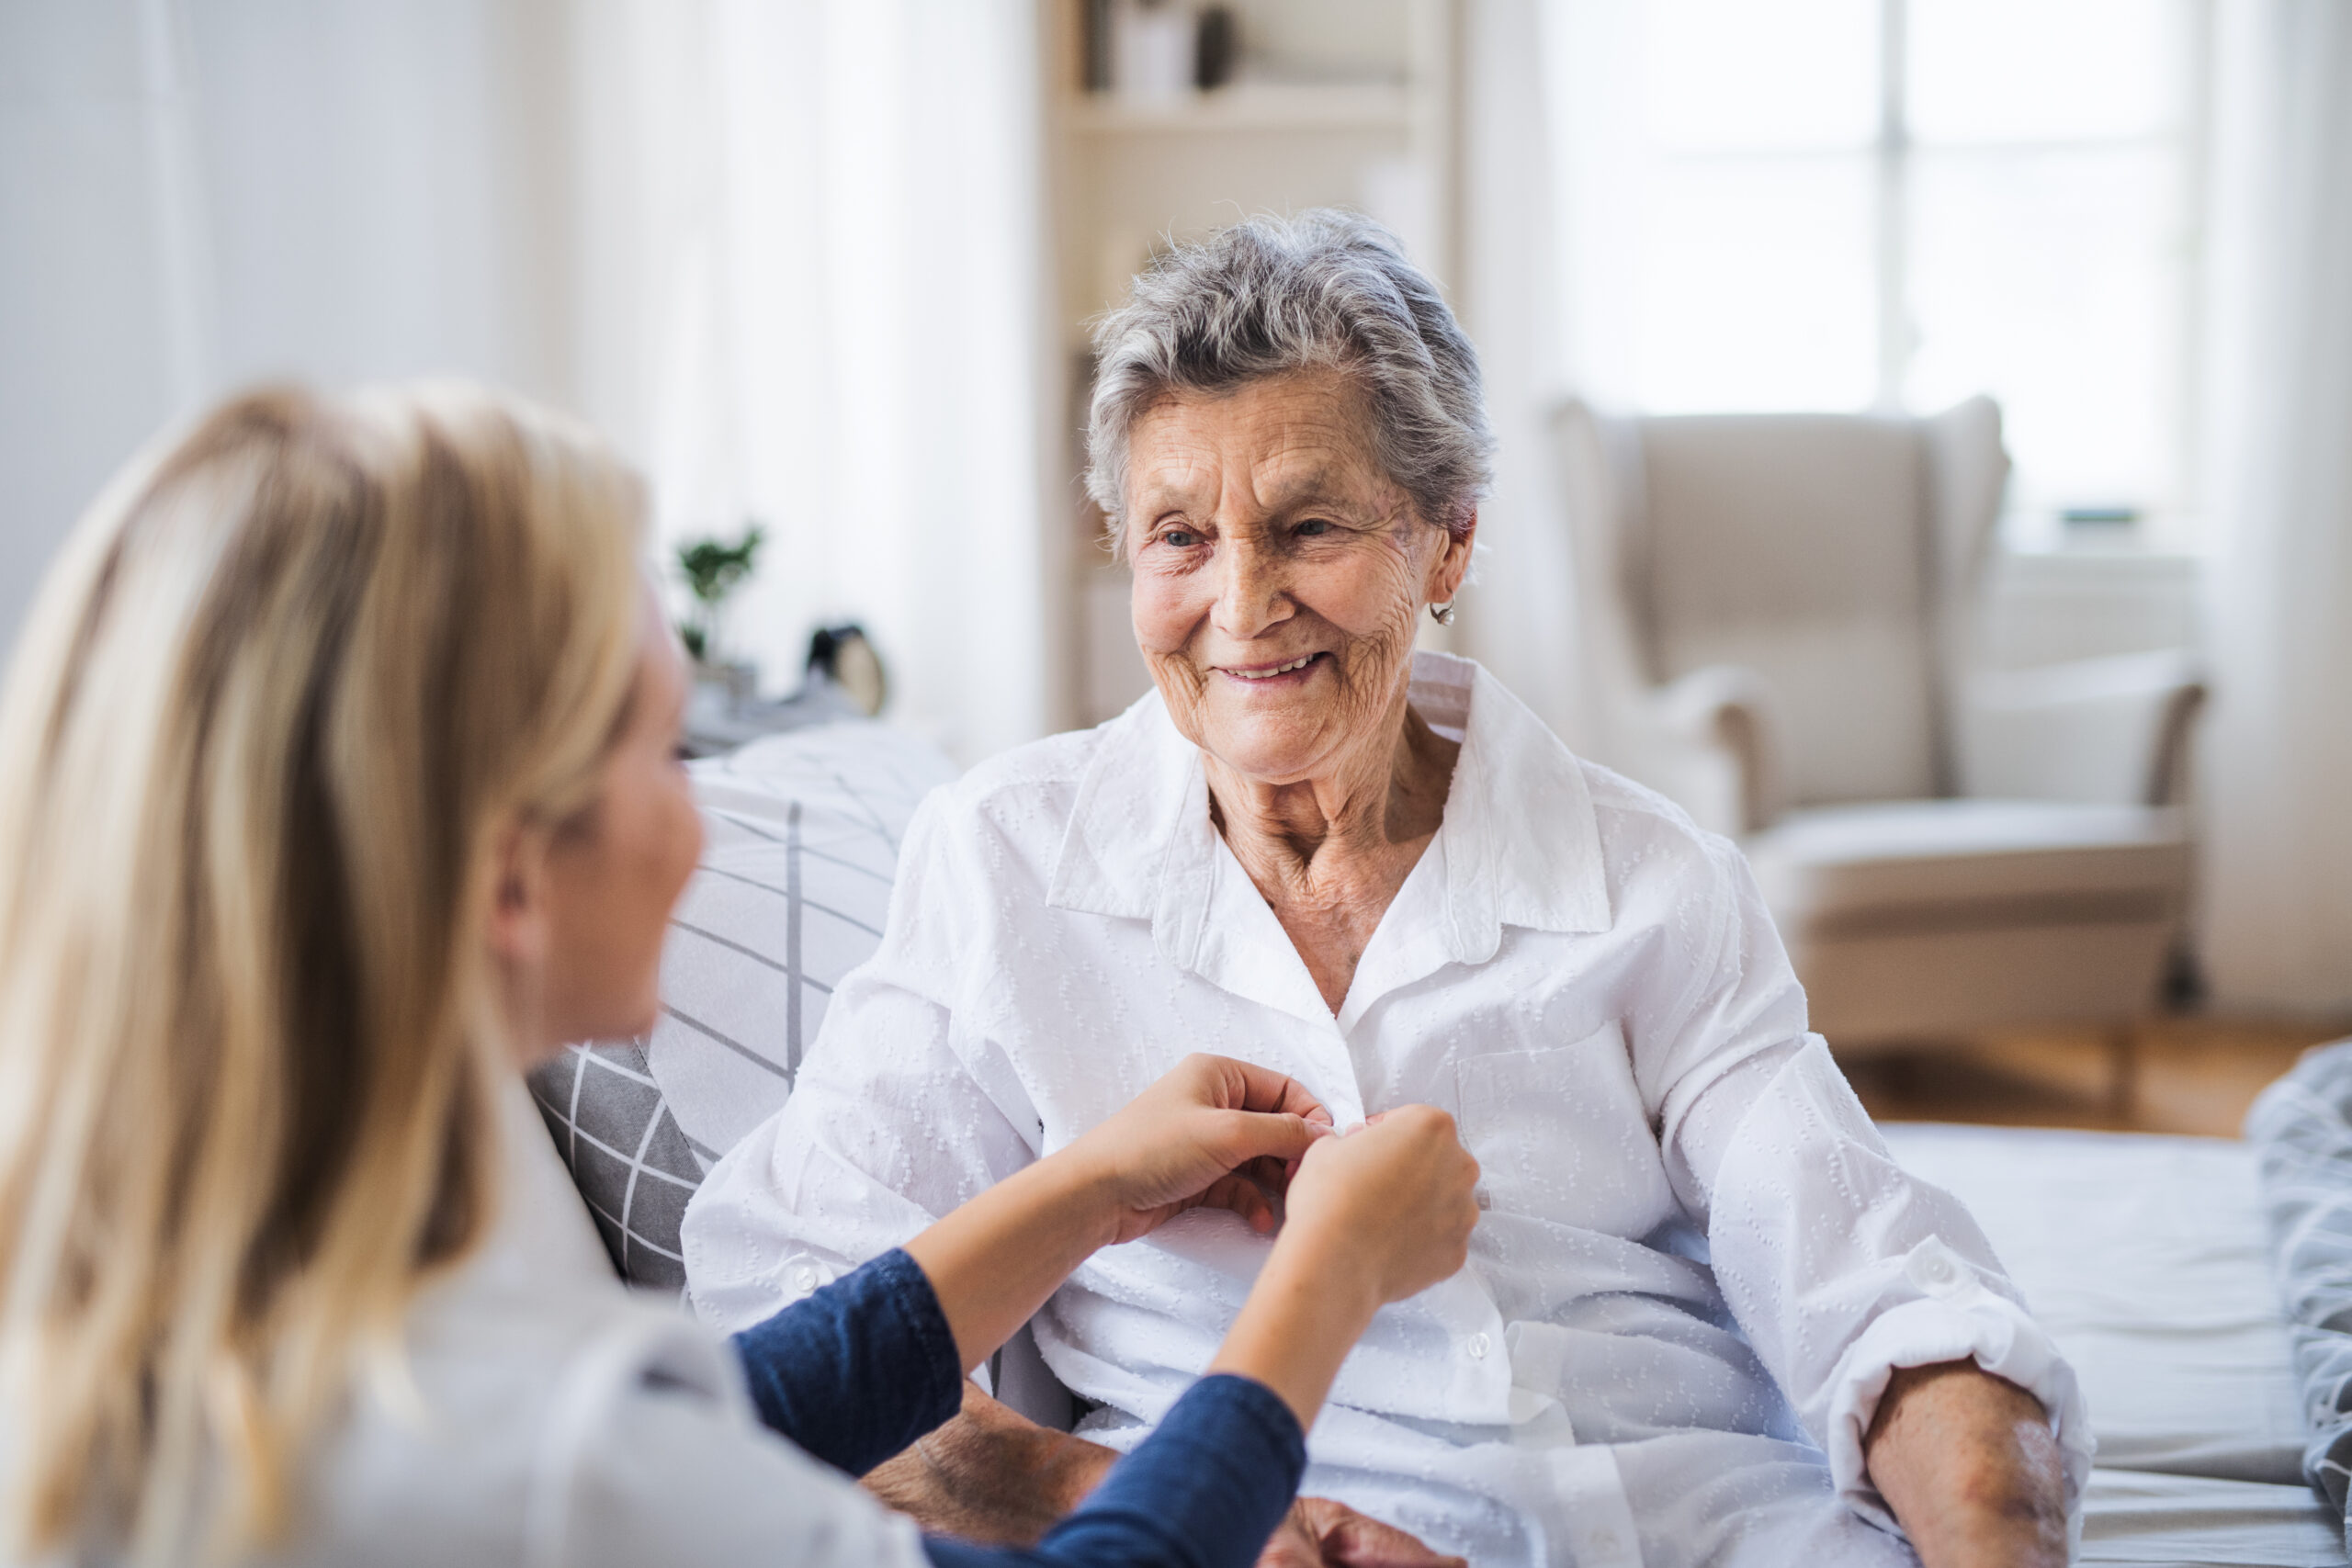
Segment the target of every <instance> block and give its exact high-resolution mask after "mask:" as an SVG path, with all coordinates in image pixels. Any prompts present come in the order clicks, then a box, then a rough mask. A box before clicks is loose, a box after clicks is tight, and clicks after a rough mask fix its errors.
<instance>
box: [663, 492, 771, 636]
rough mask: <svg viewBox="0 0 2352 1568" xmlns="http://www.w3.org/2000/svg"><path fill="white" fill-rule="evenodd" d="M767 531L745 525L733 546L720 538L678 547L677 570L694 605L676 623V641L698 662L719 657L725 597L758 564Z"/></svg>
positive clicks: (701, 540) (699, 540) (695, 541)
mask: <svg viewBox="0 0 2352 1568" xmlns="http://www.w3.org/2000/svg"><path fill="white" fill-rule="evenodd" d="M766 537H767V530H766V529H765V528H764V527H763V526H761V525H759V524H758V523H749V522H747V523H746V524H744V525H743V534H742V536H741V538H739V539H737V540H736V541H735V542H734V543H733V544H729V543H728V542H726V541H725V540H723V539H720V538H718V537H715V536H714V537H711V538H707V539H689V540H687V541H686V542H685V543H684V544H682V545H680V546H679V547H678V571H679V574H680V575H681V576H683V577H684V579H685V580H686V592H689V593H691V594H693V595H694V606H693V608H691V609H690V610H688V611H687V612H686V615H685V618H684V619H683V620H681V621H680V622H679V623H678V640H679V641H681V642H683V643H684V644H685V645H686V651H687V652H688V653H690V654H692V655H693V656H694V658H695V661H696V662H697V663H700V662H703V661H706V660H715V659H717V658H718V621H719V615H720V612H721V611H722V610H723V609H724V608H725V607H726V604H727V598H728V595H729V594H730V593H733V592H735V590H736V589H737V588H739V587H741V586H742V583H743V581H744V579H746V578H748V577H750V576H751V575H752V569H753V568H754V567H755V566H756V565H757V564H758V562H759V556H760V544H761V541H762V540H763V539H765V538H766Z"/></svg>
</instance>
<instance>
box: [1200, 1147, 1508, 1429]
mask: <svg viewBox="0 0 2352 1568" xmlns="http://www.w3.org/2000/svg"><path fill="white" fill-rule="evenodd" d="M1477 1182H1478V1162H1477V1161H1476V1160H1475V1159H1473V1158H1471V1157H1470V1151H1468V1150H1467V1149H1465V1148H1464V1147H1463V1146H1462V1141H1461V1139H1460V1137H1459V1136H1458V1135H1457V1134H1455V1132H1454V1129H1453V1117H1451V1116H1448V1115H1447V1114H1446V1113H1445V1112H1444V1111H1438V1110H1433V1109H1432V1108H1430V1107H1429V1106H1426V1105H1408V1106H1406V1107H1404V1108H1403V1109H1401V1110H1397V1111H1388V1112H1386V1113H1385V1114H1384V1115H1382V1116H1379V1117H1376V1118H1374V1120H1373V1121H1372V1122H1369V1123H1367V1124H1366V1125H1364V1126H1363V1127H1359V1128H1357V1129H1356V1130H1355V1131H1354V1132H1352V1133H1350V1134H1347V1135H1346V1136H1344V1137H1329V1138H1323V1139H1320V1140H1318V1141H1317V1143H1316V1145H1315V1146H1314V1147H1312V1148H1310V1149H1308V1150H1307V1151H1306V1156H1305V1157H1304V1158H1303V1159H1302V1160H1301V1161H1300V1162H1299V1167H1298V1173H1297V1174H1296V1175H1295V1176H1294V1177H1293V1178H1292V1179H1291V1182H1290V1191H1289V1195H1288V1198H1287V1207H1288V1210H1289V1214H1288V1217H1287V1219H1286V1220H1285V1222H1284V1224H1283V1233H1282V1235H1281V1237H1280V1238H1279V1239H1277V1240H1276V1241H1275V1243H1274V1249H1273V1252H1272V1255H1271V1256H1270V1257H1268V1258H1267V1259H1266V1266H1265V1268H1264V1269H1262V1270H1261V1272H1260V1273H1259V1275H1258V1282H1257V1284H1256V1285H1255V1286H1254V1287H1252V1289H1251V1290H1250V1300H1249V1301H1248V1303H1245V1304H1244V1305H1243V1307H1242V1309H1241V1313H1240V1315H1239V1316H1238V1317H1237V1318H1235V1319H1234V1323H1233V1327H1232V1329H1231V1331H1230V1332H1228V1333H1227V1335H1226V1337H1225V1345H1224V1347H1223V1348H1221V1349H1220V1350H1218V1352H1217V1355H1216V1359H1215V1360H1214V1361H1212V1362H1210V1363H1209V1371H1212V1372H1237V1373H1239V1374H1241V1375H1242V1376H1245V1377H1252V1378H1255V1379H1257V1380H1258V1381H1259V1382H1262V1383H1264V1384H1265V1385H1266V1386H1267V1387H1269V1388H1271V1389H1272V1390H1273V1391H1274V1392H1275V1393H1278V1394H1280V1395H1281V1396H1282V1397H1283V1401H1284V1402H1285V1403H1286V1404H1289V1405H1290V1407H1291V1410H1292V1412H1293V1413H1294V1414H1295V1415H1296V1416H1298V1420H1299V1425H1301V1426H1303V1427H1304V1426H1310V1425H1312V1424H1313V1422H1314V1420H1315V1413H1316V1411H1317V1409H1319V1408H1320V1407H1321V1405H1322V1404H1323V1396H1324V1395H1325V1394H1326V1393H1329V1392H1330V1388H1331V1380H1332V1379H1333V1378H1335V1377H1337V1376H1338V1375H1339V1371H1340V1361H1342V1360H1343V1359H1346V1357H1347V1353H1348V1351H1349V1350H1350V1349H1351V1348H1353V1347H1354V1345H1355V1342H1356V1339H1357V1337H1359V1336H1361V1335H1362V1334H1363V1331H1364V1328H1365V1326H1366V1325H1369V1324H1370V1323H1371V1322H1372V1314H1374V1313H1375V1312H1377V1311H1378V1310H1379V1309H1380V1308H1381V1307H1382V1306H1383V1305H1384V1304H1385V1303H1389V1302H1393V1301H1397V1300H1400V1299H1402V1298H1403V1297H1406V1296H1409V1295H1413V1294H1415V1293H1417V1292H1420V1291H1424V1290H1427V1289H1428V1288H1429V1287H1430V1286H1431V1285H1434V1284H1436V1283H1437V1282H1438V1281H1439V1280H1443V1279H1446V1278H1448V1277H1449V1276H1451V1275H1453V1273H1454V1272H1455V1271H1456V1270H1458V1269H1460V1268H1461V1267H1462V1264H1463V1261H1464V1258H1467V1257H1468V1256H1469V1250H1470V1233H1471V1231H1472V1230H1473V1229H1474V1228H1475V1227H1476V1224H1477V1223H1478V1204H1477V1199H1476V1187H1477Z"/></svg>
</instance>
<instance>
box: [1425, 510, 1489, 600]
mask: <svg viewBox="0 0 2352 1568" xmlns="http://www.w3.org/2000/svg"><path fill="white" fill-rule="evenodd" d="M1477 537H1478V513H1477V511H1476V509H1475V508H1474V509H1472V511H1471V513H1470V515H1469V516H1467V517H1466V518H1464V519H1463V523H1462V526H1461V527H1460V528H1459V529H1453V528H1448V529H1446V530H1445V544H1444V546H1443V547H1442V548H1440V549H1439V551H1438V553H1437V554H1436V555H1435V556H1434V557H1432V558H1430V581H1429V601H1430V609H1432V610H1436V609H1439V608H1441V607H1443V608H1445V609H1448V610H1451V609H1452V607H1453V601H1454V600H1455V599H1456V598H1457V597H1459V596H1460V594H1461V592H1462V585H1463V584H1464V583H1465V582H1467V581H1470V554H1471V549H1472V547H1473V546H1474V545H1475V544H1476V541H1477Z"/></svg>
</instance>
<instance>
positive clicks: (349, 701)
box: [0, 386, 644, 1561]
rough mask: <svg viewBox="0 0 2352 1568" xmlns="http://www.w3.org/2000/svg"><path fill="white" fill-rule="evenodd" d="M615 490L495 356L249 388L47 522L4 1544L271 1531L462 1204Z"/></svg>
mask: <svg viewBox="0 0 2352 1568" xmlns="http://www.w3.org/2000/svg"><path fill="white" fill-rule="evenodd" d="M640 511H641V503H640V496H639V488H638V486H637V484H636V482H635V481H634V480H633V479H632V478H631V477H630V476H629V474H628V471H627V470H626V469H625V468H622V467H621V465H620V464H619V463H618V462H617V461H616V459H614V458H613V457H610V456H609V455H607V454H606V452H605V450H604V449H603V448H602V447H601V446H598V445H597V444H596V443H595V442H594V440H593V439H592V438H590V437H588V436H587V435H586V434H584V433H582V432H580V431H577V430H575V429H574V428H572V427H571V426H569V425H567V424H565V423H561V422H560V421H559V420H557V419H555V418H554V417H552V416H550V415H548V414H545V413H542V412H537V411H535V410H532V409H529V408H526V407H523V406H520V405H518V404H516V403H515V402H513V401H510V400H504V399H502V398H499V397H497V396H495V395H492V394H491V393H488V392H484V391H481V390H478V389H468V388H463V387H456V386H426V387H413V388H400V389H382V390H379V391H375V392H370V393H364V394H361V395H358V396H356V397H354V398H350V399H342V400H330V399H327V398H323V397H320V396H316V395H313V394H310V393H306V392H303V391H300V390H266V391H262V392H257V393H254V394H250V395H247V396H243V397H241V398H238V399H236V400H232V401H231V402H229V403H227V404H226V405H224V406H223V407H221V408H220V409H218V410H217V411H215V412H213V413H211V414H210V415H209V417H207V418H205V419H204V420H203V421H202V422H201V423H198V425H197V426H196V427H195V428H194V429H192V430H190V431H188V432H187V434H185V435H183V436H182V437H180V438H179V439H177V440H175V441H172V442H169V443H167V444H165V446H164V447H163V448H162V449H160V450H159V451H157V452H156V453H153V454H151V455H149V456H147V457H142V458H141V459H140V460H139V461H137V462H134V463H133V464H132V465H131V467H130V468H129V469H128V470H127V471H126V472H125V473H124V474H123V475H121V476H120V477H119V479H117V480H116V481H115V482H114V484H113V485H112V486H111V487H110V488H109V489H108V491H107V492H106V493H105V494H104V495H102V496H101V497H100V498H99V500H98V502H97V503H96V505H95V506H94V507H93V508H92V510H91V512H90V513H88V515H87V516H85V518H84V519H83V521H82V523H81V524H80V525H79V526H78V527H77V528H76V529H75V531H74V536H73V537H72V539H71V540H70V541H69V543H68V545H67V547H66V548H65V550H64V552H63V554H62V558H60V560H59V561H58V563H57V564H56V566H55V567H54V568H53V569H52V570H51V573H50V576H49V579H48V581H47V582H46V583H45V585H44V586H43V589H42V592H41V595H40V600H39V602H38V603H37V604H36V606H35V608H34V611H33V613H32V615H31V618H30V620H29V621H28V625H27V628H26V631H25V633H24V635H23V637H22V638H21V640H20V643H19V645H18V648H17V655H16V659H15V662H14V665H13V667H12V668H11V670H10V671H9V673H8V678H7V683H6V694H5V698H0V867H5V868H6V871H5V877H4V878H0V1259H5V1269H6V1295H5V1297H0V1412H5V1419H6V1421H7V1423H8V1424H9V1425H10V1427H12V1428H13V1430H12V1431H11V1432H10V1433H9V1436H10V1438H12V1439H13V1441H12V1442H11V1443H10V1444H9V1445H8V1446H9V1447H10V1448H11V1449H12V1450H13V1452H14V1456H15V1457H14V1459H13V1461H11V1462H12V1467H13V1473H12V1474H11V1475H10V1476H9V1477H8V1478H7V1481H8V1483H9V1490H8V1491H7V1492H6V1496H5V1501H4V1502H0V1508H4V1509H5V1512H0V1521H5V1524H6V1534H7V1536H8V1537H9V1538H12V1539H11V1540H8V1541H6V1543H0V1554H5V1552H6V1550H7V1549H8V1547H10V1546H12V1547H13V1549H14V1551H16V1552H18V1553H23V1554H28V1555H37V1554H39V1553H40V1551H44V1550H47V1549H51V1548H54V1547H56V1546H59V1545H61V1544H63V1543H67V1542H70V1541H73V1540H78V1539H81V1538H82V1537H83V1535H84V1532H87V1531H91V1530H99V1531H102V1532H103V1533H104V1534H105V1535H106V1536H107V1537H108V1538H110V1539H112V1540H115V1542H116V1543H117V1545H118V1546H119V1547H120V1548H123V1549H127V1550H129V1551H130V1552H131V1554H132V1555H133V1556H134V1557H135V1558H137V1559H140V1560H142V1561H161V1560H164V1559H166V1558H172V1557H176V1556H180V1555H184V1554H186V1553H187V1551H189V1550H190V1549H191V1547H192V1545H193V1544H194V1543H196V1542H197V1541H198V1540H199V1538H203V1539H205V1540H209V1542H210V1543H211V1546H212V1547H213V1548H214V1549H216V1550H218V1549H224V1548H227V1547H231V1546H235V1545H238V1544H242V1543H243V1542H246V1541H266V1540H272V1539H275V1538H277V1537H278V1536H280V1535H282V1533H283V1532H284V1530H285V1529H287V1527H288V1524H289V1521H290V1519H291V1517H292V1514H293V1509H294V1497H293V1491H294V1486H293V1478H292V1473H291V1472H292V1467H293V1463H294V1461H295V1460H296V1458H297V1457H298V1456H299V1455H300V1452H301V1450H302V1444H303V1440H304V1438H305V1437H306V1436H307V1435H309V1434H310V1433H311V1432H312V1431H313V1430H314V1429H315V1428H316V1427H318V1426H319V1424H320V1423H321V1422H322V1421H323V1420H324V1419H325V1418H326V1417H327V1416H329V1415H330V1414H331V1413H332V1412H333V1411H334V1409H335V1408H336V1407H337V1405H338V1403H339V1402H340V1401H341V1400H343V1399H344V1398H345V1397H347V1395H348V1394H349V1393H350V1392H351V1390H352V1388H353V1386H354V1384H353V1378H354V1374H355V1372H356V1371H357V1370H359V1369H361V1368H362V1367H364V1366H366V1365H368V1364H371V1363H370V1355H371V1352H373V1353H389V1355H388V1359H385V1360H381V1361H378V1362H375V1363H373V1364H378V1365H385V1364H396V1363H397V1346H398V1343H399V1333H400V1324H401V1318H402V1316H403V1314H404V1311H405V1308H406V1307H407V1305H408V1303H409V1302H410V1301H411V1299H412V1297H413V1294H414V1292H416V1290H417V1289H418V1287H419V1286H420V1284H421V1283H422V1282H424V1280H426V1279H427V1278H429V1277H430V1276H431V1275H432V1274H433V1273H434V1272H435V1270H437V1269H444V1268H446V1267H447V1266H448V1265H450V1264H452V1263H454V1262H455V1261H456V1260H458V1258H461V1257H462V1256H463V1255H464V1254H465V1253H466V1252H467V1251H468V1249H469V1247H471V1246H472V1245H473V1244H474V1243H475V1242H476V1241H477V1240H478V1239H479V1238H480V1237H481V1235H482V1233H483V1231H484V1229H485V1226H486V1224H487V1222H488V1218H489V1213H490V1206H491V1201H492V1181H493V1177H494V1171H495V1167H496V1155H495V1146H494V1136H495V1134H494V1129H493V1124H492V1122H491V1121H490V1120H489V1115H490V1111H489V1105H488V1094H489V1092H490V1089H491V1083H492V1080H491V1078H490V1077H489V1075H490V1074H491V1073H492V1072H495V1071H498V1070H500V1069H501V1068H502V1066H503V1065H504V1064H505V1062H506V1061H507V1060H509V1059H510V1058H509V1057H508V1055H507V1053H508V1050H509V1047H508V1044H507V1043H506V1042H505V1041H504V1040H503V1038H502V1035H501V1028H500V1023H499V1020H498V1017H497V1006H496V998H495V995H494V991H493V976H492V972H491V967H490V964H489V960H488V957H487V953H486V950H485V941H484V933H483V931H482V917H483V914H484V912H485V911H486V910H487V909H488V908H489V906H490V900H491V897H492V889H493V884H494V878H495V875H496V870H495V855H496V852H497V845H498V842H499V840H500V838H501V835H502V834H504V833H508V832H511V831H512V830H513V829H515V826H516V825H518V824H520V825H526V826H527V825H529V824H531V823H533V822H543V823H547V824H549V825H554V824H560V823H561V822H564V821H566V820H568V819H570V818H573V817H576V816H577V815H578V814H579V813H581V812H582V811H584V810H586V809H587V808H588V807H589V806H590V805H592V804H593V799H594V791H595V787H596V778H597V773H598V767H599V764H600V762H601V761H602V760H603V758H604V756H605V753H606V751H607V750H608V748H609V745H610V743H611V740H612V738H613V736H614V734H615V732H616V729H617V728H618V726H619V724H620V722H621V719H622V716H623V715H624V713H625V711H626V707H627V704H628V697H629V694H630V692H631V690H632V686H633V681H634V672H635V670H636V665H637V657H638V652H637V650H638V648H639V635H640V630H639V627H640V623H639V616H640V615H642V614H643V613H644V611H643V608H642V599H641V592H642V591H641V589H640V587H639V582H640V581H641V579H640V576H639V568H638V565H637V555H638V549H639V513H640Z"/></svg>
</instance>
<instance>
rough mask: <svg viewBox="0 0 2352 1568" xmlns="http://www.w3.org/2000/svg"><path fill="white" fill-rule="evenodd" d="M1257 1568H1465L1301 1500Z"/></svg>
mask: <svg viewBox="0 0 2352 1568" xmlns="http://www.w3.org/2000/svg"><path fill="white" fill-rule="evenodd" d="M1258 1568H1467V1564H1466V1563H1464V1562H1463V1560H1462V1559H1461V1558H1459V1557H1448V1556H1445V1555H1444V1554H1442V1552H1436V1551H1430V1549H1429V1548H1428V1547H1426V1546H1423V1545H1422V1544H1421V1543H1420V1542H1419V1540H1415V1539H1414V1538H1413V1537H1411V1536H1409V1535H1407V1534H1406V1533H1405V1532H1404V1531H1403V1530H1400V1529H1397V1528H1396V1527H1395V1526H1394V1525H1384V1524H1382V1523H1381V1522H1380V1521H1379V1520H1378V1519H1374V1518H1367V1517H1365V1516H1363V1515H1362V1514H1359V1513H1357V1512H1356V1511H1355V1510H1354V1509H1353V1508H1351V1507H1349V1506H1347V1505H1346V1504H1345V1503H1335V1502H1333V1501H1332V1500H1331V1499H1330V1498H1329V1497H1301V1498H1300V1499H1299V1500H1298V1501H1297V1502H1295V1503H1294V1504H1292V1505H1291V1509H1290V1514H1289V1516H1288V1517H1285V1518H1284V1519H1283V1522H1282V1523H1281V1524H1280V1525H1278V1526H1276V1527H1275V1529H1274V1533H1273V1534H1272V1536H1271V1537H1270V1538H1269V1539H1268V1540H1267V1541H1266V1550H1265V1551H1263V1552H1262V1553H1261V1554H1260V1555H1259V1558H1258Z"/></svg>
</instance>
